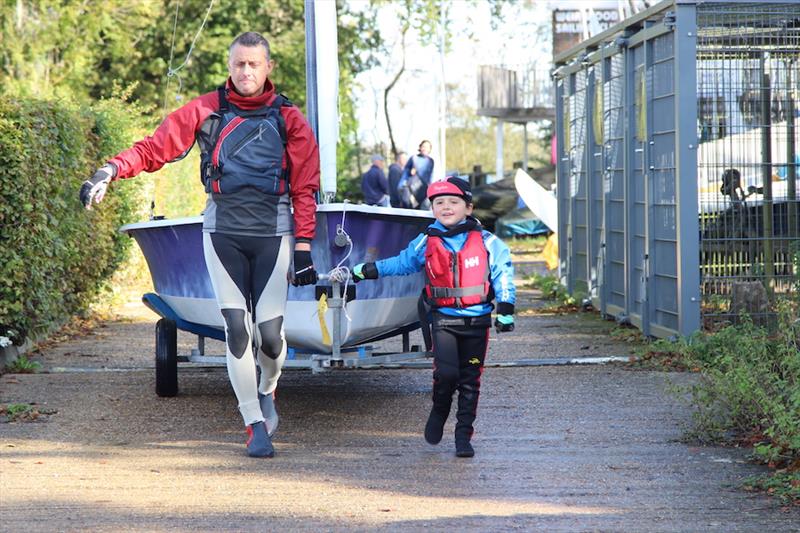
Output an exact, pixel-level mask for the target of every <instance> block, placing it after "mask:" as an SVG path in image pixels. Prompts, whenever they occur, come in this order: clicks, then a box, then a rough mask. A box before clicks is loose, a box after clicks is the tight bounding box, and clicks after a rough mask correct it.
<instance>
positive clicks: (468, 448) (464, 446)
mask: <svg viewBox="0 0 800 533" xmlns="http://www.w3.org/2000/svg"><path fill="white" fill-rule="evenodd" d="M474 455H475V450H474V449H473V448H472V444H470V443H469V437H460V436H459V437H456V457H472V456H474Z"/></svg>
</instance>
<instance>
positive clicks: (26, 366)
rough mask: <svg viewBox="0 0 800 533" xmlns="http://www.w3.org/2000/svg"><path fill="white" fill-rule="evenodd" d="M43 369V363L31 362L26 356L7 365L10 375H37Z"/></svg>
mask: <svg viewBox="0 0 800 533" xmlns="http://www.w3.org/2000/svg"><path fill="white" fill-rule="evenodd" d="M41 369H42V365H41V363H38V362H36V361H31V360H30V359H28V358H27V356H24V355H21V356H19V357H18V358H17V359H16V360H14V361H12V362H11V363H8V364H7V365H6V371H7V372H8V373H10V374H35V373H37V372H38V371H39V370H41Z"/></svg>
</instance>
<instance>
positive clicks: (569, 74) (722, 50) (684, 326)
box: [554, 0, 800, 337]
mask: <svg viewBox="0 0 800 533" xmlns="http://www.w3.org/2000/svg"><path fill="white" fill-rule="evenodd" d="M554 79H555V83H556V135H557V146H558V164H557V180H558V181H557V183H558V185H557V187H558V202H559V234H560V235H561V236H562V237H561V238H560V239H559V248H560V250H559V252H560V257H561V261H560V269H559V271H560V276H561V278H562V282H563V283H564V284H565V285H566V286H567V288H568V289H569V290H570V291H571V292H573V293H574V294H575V293H581V294H584V295H586V297H587V298H588V299H590V300H591V301H592V303H593V305H594V306H595V307H596V308H598V309H600V311H601V312H603V313H605V314H607V315H609V316H613V317H616V318H617V319H619V320H623V321H630V322H631V323H633V324H634V325H636V326H637V327H639V328H641V329H642V331H643V332H644V333H645V334H647V335H654V336H660V337H663V336H670V335H674V334H676V333H679V334H682V335H686V334H689V333H691V332H693V331H695V330H697V329H699V328H700V327H701V326H703V325H705V326H713V325H714V324H717V323H720V322H725V321H728V320H731V319H734V318H736V317H737V316H738V314H739V313H740V312H741V311H747V312H749V313H750V314H751V315H753V316H755V317H756V318H768V317H769V316H771V315H773V314H774V312H775V310H776V308H777V306H778V305H779V302H780V300H781V299H784V298H790V297H794V296H795V295H794V294H793V293H792V290H793V288H794V286H795V284H796V283H797V280H798V275H799V273H798V271H797V269H798V264H797V261H798V258H799V257H800V251H798V249H800V241H799V240H798V236H799V235H800V222H798V200H797V187H798V166H800V157H798V154H797V150H796V147H797V144H798V134H797V129H796V128H795V123H796V121H797V120H800V119H798V107H797V105H796V102H797V99H798V97H800V89H798V86H799V85H800V0H795V1H787V0H783V1H769V0H762V1H760V2H752V1H749V2H744V1H736V0H727V1H715V0H704V1H702V2H701V1H696V0H672V1H669V0H668V1H664V2H661V3H659V4H657V5H656V6H654V7H652V8H650V9H648V10H646V11H643V12H641V13H639V14H637V15H635V16H634V17H631V18H629V19H627V20H625V21H623V22H622V23H620V24H618V25H617V26H615V27H613V28H610V29H609V30H607V31H605V32H603V33H602V34H600V35H597V36H595V37H593V38H592V39H589V40H587V41H584V42H583V43H581V45H579V46H577V47H575V48H572V49H571V50H568V51H567V52H565V53H563V54H560V55H558V56H556V68H555V71H554Z"/></svg>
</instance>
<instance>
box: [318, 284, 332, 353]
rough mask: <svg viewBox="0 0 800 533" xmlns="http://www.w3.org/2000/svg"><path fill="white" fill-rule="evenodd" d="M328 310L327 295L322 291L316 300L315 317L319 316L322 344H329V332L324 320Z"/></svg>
mask: <svg viewBox="0 0 800 533" xmlns="http://www.w3.org/2000/svg"><path fill="white" fill-rule="evenodd" d="M327 312H328V295H327V294H325V293H324V292H323V293H322V296H320V297H319V301H317V317H318V318H319V330H320V332H322V344H325V345H327V346H330V345H331V334H330V333H329V332H328V324H327V323H326V322H325V314H326V313H327Z"/></svg>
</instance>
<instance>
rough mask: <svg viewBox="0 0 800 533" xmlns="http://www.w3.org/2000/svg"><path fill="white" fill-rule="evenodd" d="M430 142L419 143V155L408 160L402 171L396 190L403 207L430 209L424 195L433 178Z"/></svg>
mask: <svg viewBox="0 0 800 533" xmlns="http://www.w3.org/2000/svg"><path fill="white" fill-rule="evenodd" d="M431 148H432V146H431V142H430V141H427V140H425V141H422V142H421V143H419V153H418V154H417V155H415V156H414V157H412V158H410V159H409V160H408V162H407V163H406V166H405V168H404V169H403V175H402V177H401V178H400V183H399V184H398V186H397V188H398V190H399V192H400V196H401V198H402V202H403V207H407V208H410V209H430V207H431V204H430V202H429V201H428V198H427V197H426V195H425V193H426V191H427V189H428V185H430V184H431V177H432V176H433V159H432V158H431V156H430V155H429V154H430V153H431Z"/></svg>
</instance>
